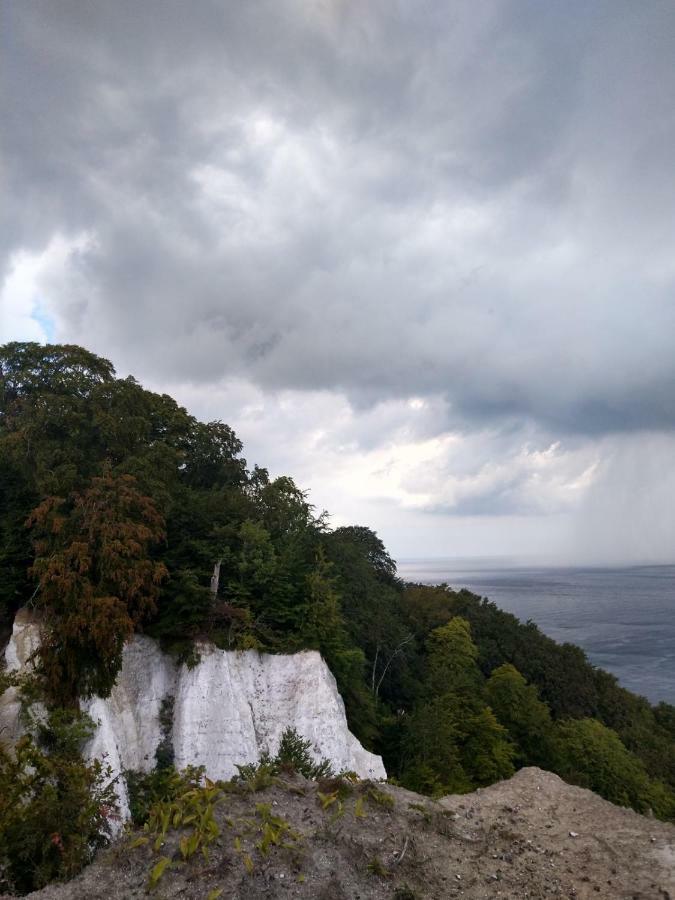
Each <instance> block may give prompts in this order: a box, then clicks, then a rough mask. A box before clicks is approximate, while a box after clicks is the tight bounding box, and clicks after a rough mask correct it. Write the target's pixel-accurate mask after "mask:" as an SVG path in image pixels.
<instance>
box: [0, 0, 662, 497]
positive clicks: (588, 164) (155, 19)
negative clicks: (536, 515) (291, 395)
mask: <svg viewBox="0 0 675 900" xmlns="http://www.w3.org/2000/svg"><path fill="white" fill-rule="evenodd" d="M2 15H3V19H4V22H3V28H2V30H3V33H4V42H5V46H4V47H3V52H2V66H3V74H2V79H1V80H0V83H1V85H2V87H1V88H0V89H1V90H2V91H3V94H2V112H3V135H2V171H3V173H4V174H3V179H4V189H3V197H4V198H5V200H4V202H3V206H2V210H1V211H0V249H1V250H2V252H3V253H4V256H3V257H2V265H3V266H4V269H5V271H6V270H7V266H8V265H9V264H10V262H11V260H12V259H13V257H12V254H13V253H16V252H17V251H18V250H20V249H29V250H32V251H33V252H36V253H37V252H40V251H41V250H42V249H44V247H45V246H46V245H47V244H48V242H49V240H50V239H51V238H52V237H53V236H54V234H56V233H59V234H61V235H64V236H66V237H68V236H72V237H75V236H78V235H82V234H86V235H89V237H90V242H89V243H88V244H87V245H80V247H79V249H78V251H77V253H75V254H74V255H73V257H72V259H71V263H70V266H69V267H67V269H66V270H64V272H63V274H62V277H60V278H55V279H54V280H53V281H52V282H51V284H50V291H49V296H48V298H47V300H46V303H47V305H48V308H49V312H50V313H51V315H52V316H53V318H54V320H55V323H56V328H57V334H61V335H67V336H68V338H69V339H73V340H79V341H81V342H82V343H86V344H87V345H90V346H93V347H94V348H96V349H99V350H100V351H101V352H103V353H105V354H106V355H108V356H112V357H113V358H114V359H115V360H116V361H117V362H118V364H119V365H120V367H121V368H122V369H124V370H133V371H134V372H136V373H138V374H139V375H140V376H141V377H146V378H152V379H154V380H156V381H162V382H163V383H164V384H165V385H166V387H167V389H171V384H172V383H175V384H179V383H181V384H185V383H193V384H201V385H204V386H207V385H209V384H211V383H213V382H214V381H217V380H218V379H220V378H222V377H224V376H236V377H243V378H247V379H249V380H252V381H254V382H255V383H256V384H258V385H259V386H261V387H262V388H263V389H264V390H266V391H270V390H279V389H285V388H288V389H295V390H300V391H303V390H306V389H310V388H311V389H325V390H328V391H337V392H342V393H345V394H346V395H348V396H349V398H350V400H351V402H352V403H353V405H354V406H355V407H356V408H365V407H368V406H371V405H373V404H376V403H378V402H380V401H386V400H389V399H394V398H404V397H410V396H426V397H439V396H441V397H443V398H444V400H445V403H444V405H443V418H442V420H440V419H439V421H438V430H439V431H442V430H443V429H448V428H457V429H465V430H471V429H477V428H478V429H480V428H484V427H485V426H486V423H490V422H493V423H495V422H498V423H499V427H500V428H508V427H510V425H509V423H523V422H535V423H538V425H539V427H540V428H541V429H542V431H543V432H544V433H546V434H551V435H557V434H575V433H577V434H587V435H590V436H596V435H601V434H604V433H608V432H614V431H622V430H639V429H644V428H649V429H656V430H658V429H672V428H673V427H675V399H674V398H675V390H674V387H675V354H673V352H672V339H673V337H674V336H675V321H674V317H675V267H674V266H673V263H672V246H673V238H674V237H675V234H674V231H675V224H674V223H675V215H674V213H675V179H673V177H672V148H673V146H675V105H673V103H672V97H673V93H674V92H675V69H674V68H673V65H672V48H673V42H674V40H675V7H673V5H672V4H671V3H669V2H665V0H656V2H653V3H650V4H635V3H633V2H628V0H626V2H621V0H606V2H597V3H594V4H592V5H588V4H584V3H580V2H579V3H558V2H551V3H544V4H543V3H540V2H538V0H537V2H535V0H531V2H516V0H512V2H501V0H494V2H493V0H485V2H481V3H475V2H459V3H453V4H446V3H441V2H426V3H420V4H412V5H406V4H400V5H392V4H391V3H390V2H388V0H381V2H379V3H378V2H376V3H371V4H366V5H364V4H360V3H355V2H349V0H342V2H341V0H335V2H330V0H324V2H320V0H316V2H300V0H287V2H279V0H269V2H259V3H244V4H242V3H234V4H223V3H220V2H202V3H199V4H185V3H184V2H178V0H175V2H173V0H162V2H144V3H135V2H130V0H128V2H127V0H125V2H117V3H114V4H91V3H89V2H85V0H79V2H75V0H63V2H61V3H59V4H54V3H52V2H47V0H43V2H39V0H33V2H31V3H14V4H11V3H10V4H6V5H5V6H4V8H3V13H2ZM504 490H508V489H507V487H505V488H504Z"/></svg>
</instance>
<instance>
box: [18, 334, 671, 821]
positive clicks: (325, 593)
mask: <svg viewBox="0 0 675 900" xmlns="http://www.w3.org/2000/svg"><path fill="white" fill-rule="evenodd" d="M241 452H242V445H241V443H240V441H239V440H238V439H237V437H236V435H235V434H234V433H233V431H232V430H231V429H230V428H229V427H228V426H227V425H224V424H222V423H220V422H211V423H207V424H204V423H202V422H199V421H197V420H196V419H195V418H194V417H193V416H191V415H189V414H188V413H187V412H186V411H185V410H184V409H182V408H181V407H180V406H179V405H178V404H177V403H176V402H175V401H174V400H173V399H172V398H171V397H169V396H167V395H158V394H155V393H152V392H150V391H147V390H145V389H144V388H142V387H141V386H140V385H139V384H138V383H137V382H136V381H135V380H134V379H133V378H125V379H120V378H117V377H116V376H115V372H114V369H113V367H112V365H111V364H110V363H109V362H107V361H106V360H103V359H100V358H99V357H97V356H95V355H94V354H92V353H89V352H88V351H86V350H84V349H82V348H80V347H75V346H67V345H48V346H46V347H44V346H40V345H38V344H31V343H27V344H20V343H13V344H7V345H5V346H4V347H3V348H0V635H3V634H4V635H5V636H6V635H7V634H8V633H9V629H10V627H11V622H12V619H13V616H14V614H15V613H16V611H17V610H18V609H19V608H20V607H22V606H24V605H29V606H34V607H36V608H38V609H40V610H41V611H42V613H43V615H44V617H45V621H46V626H47V628H46V634H47V639H46V640H45V642H44V644H43V646H42V648H41V650H40V656H39V664H40V665H39V672H40V676H41V679H42V684H43V689H44V691H45V693H46V695H47V696H48V697H49V698H50V702H51V704H52V705H53V707H54V708H55V709H58V708H68V707H72V706H73V705H74V703H75V700H76V698H77V697H78V696H81V695H87V694H91V693H99V694H102V695H105V694H106V693H108V692H109V691H110V689H111V687H112V685H113V683H114V680H115V676H116V673H117V671H118V669H119V666H120V662H121V651H122V647H123V644H124V641H125V640H126V639H127V638H128V637H129V636H130V635H131V634H132V633H133V632H134V631H135V630H138V629H143V630H144V631H145V632H146V633H148V634H150V635H153V636H155V637H157V638H158V639H159V640H161V641H162V643H163V644H164V646H165V647H166V648H167V649H169V650H171V651H173V652H174V653H175V654H177V655H178V656H179V657H181V658H183V659H184V660H186V661H188V662H190V661H191V660H192V659H194V653H195V650H194V642H195V640H196V639H199V638H209V639H211V640H213V641H214V642H215V643H216V644H217V645H218V646H219V647H222V648H225V649H227V648H231V649H246V648H258V649H261V650H266V651H268V652H293V651H296V650H299V649H303V648H315V649H317V650H319V651H320V652H321V653H322V654H323V656H324V658H325V659H326V661H327V662H328V665H329V666H330V668H331V670H332V671H333V673H334V674H335V677H336V679H337V681H338V685H339V688H340V691H341V693H342V695H343V697H344V699H345V704H346V708H347V714H348V719H349V724H350V727H351V728H352V730H353V731H354V732H355V733H356V734H357V735H358V736H359V737H360V738H361V740H362V741H363V742H364V743H365V744H366V745H367V746H369V747H370V748H371V749H373V750H375V751H376V752H379V753H381V754H382V755H383V756H384V759H385V764H386V766H387V770H388V772H389V773H390V774H391V776H392V777H394V778H396V779H398V780H399V781H400V782H401V783H402V784H404V785H406V786H409V787H411V788H413V789H415V790H420V791H425V792H428V793H432V794H440V793H443V792H449V791H468V790H471V789H472V788H474V787H476V786H478V785H487V784H489V783H491V782H493V781H495V780H497V779H499V778H502V777H505V776H508V775H510V774H511V773H512V772H513V771H514V770H515V768H519V767H521V766H524V765H531V764H535V765H539V766H544V767H547V768H549V769H552V770H553V771H556V772H559V773H560V774H561V775H562V776H563V777H564V778H566V779H568V780H570V781H572V782H575V783H577V784H581V785H584V786H589V787H591V788H593V789H594V790H596V791H598V792H599V793H601V794H603V796H605V797H607V798H609V799H611V800H614V801H615V802H618V803H622V804H628V805H631V806H633V807H635V808H636V809H638V810H642V811H645V810H647V809H652V810H654V812H655V813H656V814H657V815H659V816H661V817H664V818H667V817H673V816H675V794H674V790H675V709H673V707H670V706H668V705H666V704H660V705H659V706H658V707H652V706H650V704H649V703H648V702H647V701H646V700H644V699H642V698H640V697H637V696H635V695H633V694H631V693H629V692H628V691H625V690H624V689H622V688H620V687H619V686H618V684H617V682H616V680H615V679H614V678H613V677H612V676H611V675H609V674H607V673H606V672H603V671H601V670H598V669H595V668H594V667H593V666H591V665H590V664H589V662H588V660H587V659H586V657H585V655H584V653H583V652H582V651H581V650H580V649H579V648H577V647H574V646H571V645H568V644H565V645H558V644H556V643H555V642H553V641H552V640H550V639H548V638H547V637H545V636H544V635H543V634H542V633H541V632H540V631H539V630H538V629H537V628H536V626H535V625H533V624H532V623H527V624H522V623H520V622H518V621H517V620H516V619H515V618H514V617H513V616H511V615H509V614H507V613H504V612H502V611H501V610H499V609H498V608H497V607H496V606H494V604H492V603H490V602H488V601H486V600H483V599H481V598H479V597H477V596H475V595H473V594H471V593H469V592H467V591H463V590H460V591H455V590H452V589H451V588H449V587H448V586H446V585H443V586H439V587H428V586H423V585H414V584H404V583H403V582H402V581H401V580H400V579H399V578H398V577H397V573H396V566H395V563H394V562H393V560H392V559H391V557H390V556H389V554H388V553H387V551H386V549H385V547H384V546H383V544H382V542H381V541H380V540H379V538H378V537H377V535H375V534H374V533H373V532H372V531H371V530H370V529H368V528H366V527H363V526H352V527H343V528H337V529H331V528H330V527H329V523H328V518H327V515H326V514H325V513H321V514H317V512H316V511H315V510H314V509H313V507H312V506H311V504H310V503H309V502H308V500H307V497H306V495H305V494H304V493H303V491H302V490H301V489H300V488H298V487H297V486H296V485H295V483H294V482H293V480H292V479H291V478H289V477H280V478H274V479H272V478H270V476H269V473H268V472H267V471H266V470H265V469H263V468H259V467H258V466H255V467H253V468H249V467H248V466H247V463H246V461H245V459H244V458H243V457H242V455H241ZM9 773H10V767H9V763H8V762H7V759H6V757H4V756H3V757H2V758H0V778H7V777H9ZM1 793H2V787H1V785H0V794H1ZM3 827H4V823H3V822H0V829H1V828H3Z"/></svg>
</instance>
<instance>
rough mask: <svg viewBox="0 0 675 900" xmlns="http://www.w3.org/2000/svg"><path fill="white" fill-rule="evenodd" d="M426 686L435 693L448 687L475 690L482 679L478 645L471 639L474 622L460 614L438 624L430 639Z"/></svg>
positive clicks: (440, 692)
mask: <svg viewBox="0 0 675 900" xmlns="http://www.w3.org/2000/svg"><path fill="white" fill-rule="evenodd" d="M427 653H428V663H427V665H428V674H427V681H426V683H427V687H428V690H430V691H431V692H432V693H434V694H442V693H445V691H448V690H454V691H466V692H469V693H475V692H477V691H478V689H479V685H480V682H481V675H480V670H479V668H478V665H477V662H476V661H477V659H478V647H476V645H475V644H474V642H473V641H472V640H471V626H470V625H469V623H468V622H467V621H466V619H462V618H460V617H459V616H455V617H454V618H453V619H451V620H450V621H449V622H448V623H447V625H442V626H441V627H440V628H435V629H434V630H433V631H432V632H431V634H430V635H429V639H428V641H427Z"/></svg>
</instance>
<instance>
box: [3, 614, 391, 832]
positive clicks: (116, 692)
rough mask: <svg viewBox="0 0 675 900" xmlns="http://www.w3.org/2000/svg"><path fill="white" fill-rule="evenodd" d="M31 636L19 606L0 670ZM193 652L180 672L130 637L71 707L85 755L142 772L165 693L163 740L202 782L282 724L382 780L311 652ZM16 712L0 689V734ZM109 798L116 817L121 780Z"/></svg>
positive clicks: (378, 763)
mask: <svg viewBox="0 0 675 900" xmlns="http://www.w3.org/2000/svg"><path fill="white" fill-rule="evenodd" d="M39 640H40V630H39V624H38V622H37V621H36V620H35V619H34V618H33V617H32V616H31V615H30V614H29V613H27V612H25V611H22V612H20V613H18V615H17V617H16V621H15V623H14V630H13V633H12V637H11V639H10V642H9V644H8V645H7V648H6V651H5V662H6V665H7V668H8V669H10V670H15V671H16V670H22V669H25V668H26V666H27V665H28V660H29V657H30V656H31V654H32V653H33V652H34V651H35V649H36V648H37V646H38V644H39ZM199 651H200V656H201V661H200V662H199V663H198V664H197V665H196V666H195V667H194V668H192V669H188V668H187V666H185V665H182V666H176V664H175V663H174V662H173V660H172V659H171V658H170V657H169V656H167V655H166V654H165V653H163V652H162V651H161V650H160V648H159V645H158V644H157V643H156V642H155V641H154V640H152V639H151V638H148V637H144V636H142V635H138V636H136V637H134V638H133V639H132V640H131V641H130V642H129V643H128V644H127V645H126V647H125V649H124V661H123V665H122V670H121V672H120V674H119V676H118V678H117V682H116V684H115V687H114V688H113V691H112V693H111V695H110V697H108V698H105V699H103V698H100V697H94V698H92V699H90V700H87V701H83V703H82V704H81V705H82V708H83V710H84V711H86V712H87V713H88V714H89V715H90V716H91V718H92V719H93V720H94V722H98V726H97V729H96V733H95V735H94V737H93V739H92V741H91V742H90V744H89V746H88V747H87V748H86V755H87V756H88V757H89V758H91V759H93V758H98V759H106V760H107V762H108V763H109V765H110V766H111V768H112V770H113V772H114V774H115V775H118V774H120V775H121V773H122V772H124V770H125V769H136V770H140V771H143V772H148V771H150V770H151V769H152V768H153V767H154V765H155V750H156V749H157V746H158V744H159V743H160V741H161V740H162V738H163V733H162V728H161V725H160V721H159V713H160V709H161V707H162V701H163V700H164V699H165V698H169V697H171V698H173V700H174V707H173V724H172V727H171V729H170V733H169V738H170V740H171V742H172V744H173V750H174V755H175V765H176V767H177V768H183V767H185V766H187V765H196V766H204V767H205V769H206V773H207V774H208V775H209V776H210V777H211V778H222V779H227V778H230V777H231V776H232V775H234V774H236V765H237V764H242V763H250V762H257V761H258V759H259V758H260V754H261V753H262V752H263V751H264V750H268V751H270V752H272V753H274V752H275V751H276V748H277V746H278V743H279V738H280V737H281V734H282V732H283V731H284V730H285V729H286V728H289V727H292V728H295V730H296V731H297V732H298V734H300V735H302V737H303V738H305V740H309V741H311V746H312V752H313V754H314V756H315V758H316V759H317V760H319V759H321V758H322V757H325V758H327V759H329V760H330V762H331V763H332V765H333V768H334V769H335V770H336V771H340V770H351V771H354V772H356V773H357V774H358V775H360V776H361V777H370V778H386V772H385V769H384V766H383V764H382V760H381V758H380V757H379V756H375V755H374V754H372V753H369V752H368V751H367V750H365V749H364V748H363V747H362V746H361V744H360V743H359V741H358V740H357V739H356V738H355V737H354V735H353V734H351V732H350V731H349V729H348V727H347V719H346V717H345V709H344V703H343V702H342V698H341V696H340V694H339V692H338V689H337V685H336V683H335V678H334V677H333V675H332V674H331V672H330V670H329V669H328V666H327V665H326V663H325V662H324V661H323V659H322V658H321V656H320V654H319V653H317V652H316V651H315V650H306V651H304V652H302V653H294V654H292V655H284V656H281V655H272V654H267V653H258V652H257V651H255V650H246V651H225V650H218V649H217V648H216V647H214V646H212V645H209V644H203V645H201V646H200V648H199ZM18 713H19V705H18V702H17V700H16V697H15V695H14V693H13V691H12V690H9V691H7V692H6V693H5V695H4V697H2V698H0V735H1V736H2V737H3V738H4V739H10V740H11V739H12V738H15V737H16V736H17V735H18V733H19V731H20V726H19V721H18ZM118 796H119V799H120V807H121V812H122V814H123V816H125V817H126V816H127V815H128V801H127V792H126V785H125V784H124V782H123V779H122V778H121V777H120V780H119V789H118Z"/></svg>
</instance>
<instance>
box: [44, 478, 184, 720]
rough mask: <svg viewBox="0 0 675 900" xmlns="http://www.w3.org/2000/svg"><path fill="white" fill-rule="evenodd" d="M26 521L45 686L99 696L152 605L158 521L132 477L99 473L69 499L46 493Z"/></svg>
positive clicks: (160, 573) (157, 575)
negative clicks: (42, 619)
mask: <svg viewBox="0 0 675 900" xmlns="http://www.w3.org/2000/svg"><path fill="white" fill-rule="evenodd" d="M28 524H29V526H31V527H32V528H33V534H34V541H35V551H36V558H35V562H34V564H33V566H32V568H31V574H32V575H33V576H34V577H36V578H37V580H38V592H37V605H38V607H40V608H42V609H43V610H44V611H45V615H46V623H45V624H46V628H45V635H44V638H43V643H42V646H41V648H40V651H39V661H40V669H41V671H42V674H43V675H44V677H45V681H46V687H47V690H48V692H49V694H50V695H51V696H52V697H53V698H54V699H55V700H58V701H60V702H62V703H65V702H72V700H73V699H74V698H75V697H76V696H78V695H80V696H87V695H91V694H100V695H101V696H106V695H107V694H109V693H110V690H111V689H112V686H113V684H114V682H115V678H116V676H117V673H118V671H119V668H120V666H121V662H122V649H123V647H124V642H125V640H126V639H127V638H128V637H130V635H131V634H132V633H133V631H134V628H135V627H136V626H138V625H139V624H140V623H141V622H142V621H143V619H145V618H146V617H147V616H148V615H150V614H152V613H153V612H154V611H155V609H156V603H157V598H158V595H159V589H160V584H161V582H162V580H163V579H164V578H165V577H166V574H167V572H166V568H165V566H164V565H163V563H160V562H156V561H155V560H153V559H152V558H151V555H150V552H151V549H152V547H153V546H154V545H155V544H157V543H158V542H159V541H161V540H162V539H163V538H164V520H163V518H162V517H161V515H160V514H159V513H158V511H157V509H156V507H155V504H154V502H153V501H152V499H151V498H149V497H146V496H144V495H143V494H141V493H140V492H139V491H138V490H137V488H136V483H135V479H134V478H133V477H132V476H130V475H114V474H112V473H111V472H110V471H106V472H105V473H104V474H103V475H102V476H101V477H96V478H92V479H91V482H90V484H89V487H88V488H87V489H86V490H85V491H83V492H81V493H79V492H76V493H73V494H71V496H70V497H69V498H68V499H63V498H60V497H48V498H47V499H46V500H44V501H43V502H42V503H41V504H40V505H39V506H38V507H37V508H36V509H34V510H33V512H32V513H31V516H30V518H29V520H28Z"/></svg>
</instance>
